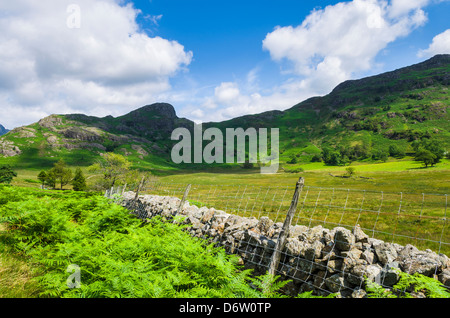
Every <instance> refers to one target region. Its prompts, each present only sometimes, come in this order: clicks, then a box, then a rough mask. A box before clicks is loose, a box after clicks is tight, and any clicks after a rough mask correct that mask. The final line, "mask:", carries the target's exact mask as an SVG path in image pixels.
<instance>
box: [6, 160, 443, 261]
mask: <svg viewBox="0 0 450 318" xmlns="http://www.w3.org/2000/svg"><path fill="white" fill-rule="evenodd" d="M299 166H300V167H301V168H302V169H304V171H303V172H301V173H286V172H279V173H277V174H273V175H262V174H260V173H259V169H256V168H255V169H252V170H248V169H242V168H240V167H232V168H228V169H214V170H213V171H187V170H181V171H176V172H173V171H169V170H167V171H161V170H160V171H158V173H157V174H158V175H159V176H158V177H157V182H158V183H159V185H158V188H157V189H155V188H152V189H147V192H148V193H156V194H161V195H172V196H177V197H181V196H182V195H183V192H184V189H185V187H186V185H187V184H192V185H193V187H192V189H191V192H190V194H189V197H188V200H189V201H190V202H191V203H192V204H198V205H206V206H209V207H215V208H217V209H222V210H225V211H227V212H231V213H235V214H239V215H243V216H244V215H245V216H254V217H257V218H259V217H261V216H269V217H270V218H271V219H273V220H275V221H279V222H282V221H283V220H284V215H285V212H286V211H287V210H288V208H289V205H290V202H291V198H292V193H293V189H294V187H295V183H296V182H297V180H298V178H299V177H300V176H301V177H303V178H305V188H304V191H303V192H302V195H301V197H300V200H299V202H300V203H299V208H298V212H297V213H296V218H295V219H294V223H293V224H302V225H307V226H315V225H323V226H325V227H329V228H331V227H335V226H346V227H348V228H351V227H353V226H355V225H356V224H360V225H361V227H362V228H363V229H364V230H365V231H366V232H367V233H368V234H371V236H373V237H375V238H379V239H383V240H386V241H392V242H397V243H401V244H406V243H411V242H413V243H414V244H415V245H417V246H419V247H423V248H430V249H432V250H435V251H440V252H445V253H446V254H450V247H449V246H448V245H449V243H450V236H449V234H448V233H447V231H446V229H447V221H446V220H447V211H449V210H448V209H447V206H448V201H447V195H448V194H449V193H450V160H448V159H444V160H442V162H440V163H439V164H437V165H436V166H434V167H429V168H426V169H425V168H423V167H422V165H421V164H420V163H419V162H416V161H413V160H411V158H405V159H403V160H391V161H388V162H384V163H376V164H374V163H364V162H359V163H353V164H352V167H354V168H355V173H354V175H353V176H352V177H346V176H345V174H346V171H345V169H346V167H342V166H326V165H324V164H323V163H308V164H302V165H289V166H288V165H284V167H289V168H292V167H293V168H296V167H299ZM83 170H84V172H85V173H86V175H87V177H88V178H89V176H90V175H89V172H88V171H87V169H86V168H83ZM17 172H18V177H17V178H15V179H14V181H13V185H17V186H26V187H39V182H38V181H37V174H38V173H39V171H38V170H18V171H17ZM70 188H71V187H70V185H68V186H66V189H70Z"/></svg>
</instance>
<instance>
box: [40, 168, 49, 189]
mask: <svg viewBox="0 0 450 318" xmlns="http://www.w3.org/2000/svg"><path fill="white" fill-rule="evenodd" d="M47 177H48V175H47V172H45V171H44V170H42V171H41V172H39V174H38V176H37V178H38V179H39V181H41V182H42V187H44V186H45V182H46V181H47Z"/></svg>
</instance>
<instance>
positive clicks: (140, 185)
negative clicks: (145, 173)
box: [134, 177, 145, 201]
mask: <svg viewBox="0 0 450 318" xmlns="http://www.w3.org/2000/svg"><path fill="white" fill-rule="evenodd" d="M144 178H145V177H142V179H141V182H139V186H138V188H137V190H136V195H135V196H134V201H137V199H138V197H139V191H141V187H142V186H143V184H144Z"/></svg>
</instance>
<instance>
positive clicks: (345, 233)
mask: <svg viewBox="0 0 450 318" xmlns="http://www.w3.org/2000/svg"><path fill="white" fill-rule="evenodd" d="M334 241H335V244H336V248H338V249H339V250H341V251H348V250H350V248H351V247H352V246H353V245H354V244H355V236H354V235H353V234H352V232H351V231H350V230H347V229H346V228H343V227H337V228H335V235H334Z"/></svg>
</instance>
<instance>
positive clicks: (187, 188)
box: [177, 184, 191, 214]
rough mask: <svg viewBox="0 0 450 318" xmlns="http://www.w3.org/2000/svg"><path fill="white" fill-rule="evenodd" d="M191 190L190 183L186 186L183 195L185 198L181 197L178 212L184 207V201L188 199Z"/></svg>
mask: <svg viewBox="0 0 450 318" xmlns="http://www.w3.org/2000/svg"><path fill="white" fill-rule="evenodd" d="M189 190H191V185H190V184H188V185H187V187H186V190H184V195H183V199H181V202H180V205H179V206H178V209H177V214H178V213H180V211H181V209H182V208H183V205H184V202H185V201H186V198H187V196H188V194H189Z"/></svg>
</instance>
